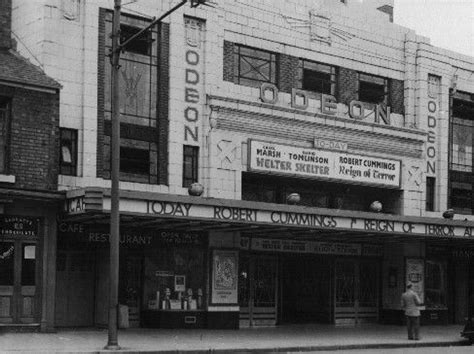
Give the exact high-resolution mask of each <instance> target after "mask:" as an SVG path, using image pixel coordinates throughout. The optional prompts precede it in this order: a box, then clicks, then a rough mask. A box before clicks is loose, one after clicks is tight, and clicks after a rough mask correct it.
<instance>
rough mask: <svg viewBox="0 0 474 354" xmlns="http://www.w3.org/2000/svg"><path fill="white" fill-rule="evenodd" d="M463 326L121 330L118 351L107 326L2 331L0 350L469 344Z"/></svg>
mask: <svg viewBox="0 0 474 354" xmlns="http://www.w3.org/2000/svg"><path fill="white" fill-rule="evenodd" d="M462 328H463V326H461V325H449V326H423V327H421V340H419V341H413V340H408V339H407V335H406V329H405V327H404V326H391V325H378V324H370V325H362V326H358V327H335V326H333V325H314V324H312V325H291V326H278V327H265V328H246V329H239V330H208V329H176V330H171V329H144V328H136V329H125V330H119V332H118V343H119V346H120V347H121V349H119V350H114V351H110V350H104V346H105V345H106V344H107V338H108V332H107V330H106V329H78V330H71V329H63V330H58V331H57V332H56V333H37V332H34V333H25V332H6V331H2V332H0V353H2V354H3V353H8V354H32V353H38V354H39V353H51V354H53V353H71V354H72V353H75V354H79V353H81V354H83V353H87V354H92V353H94V354H95V353H111V352H117V353H127V354H132V353H133V354H139V353H140V354H141V353H147V354H148V353H239V354H240V353H276V352H278V353H287V352H303V351H322V350H326V351H327V350H331V351H332V350H349V349H377V348H378V349H387V348H415V347H447V346H460V345H467V341H466V340H464V339H463V338H461V336H460V332H461V330H462Z"/></svg>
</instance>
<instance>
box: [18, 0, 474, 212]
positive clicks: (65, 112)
mask: <svg viewBox="0 0 474 354" xmlns="http://www.w3.org/2000/svg"><path fill="white" fill-rule="evenodd" d="M382 2H383V4H382V3H381V4H380V6H382V5H393V1H392V2H390V1H382ZM214 3H215V7H206V6H202V7H200V8H198V9H191V8H190V7H189V6H188V5H185V6H184V7H183V8H181V9H180V10H178V11H176V12H174V13H173V14H172V15H171V16H169V17H168V18H167V19H165V22H167V23H169V24H170V70H169V77H170V101H169V119H170V125H169V145H168V153H169V157H168V161H169V165H168V175H169V176H168V177H169V178H168V179H169V185H167V186H166V185H151V184H142V183H131V182H122V183H121V188H122V189H125V190H134V191H147V192H161V193H171V194H187V190H186V189H185V188H183V187H182V186H181V185H182V184H181V181H182V165H183V161H182V146H183V143H190V144H191V145H198V146H199V147H200V161H199V166H200V170H199V176H200V178H199V180H200V182H201V183H202V184H203V185H204V187H205V196H207V197H216V198H229V199H240V198H241V175H242V172H243V171H246V170H247V142H248V139H257V140H268V139H272V141H273V142H275V143H281V144H287V145H292V144H293V145H296V146H301V147H308V148H310V147H312V141H313V139H310V138H309V136H310V135H313V136H315V137H316V136H317V131H318V129H319V127H321V126H323V127H326V128H327V129H328V131H332V132H334V138H335V139H336V140H337V139H340V140H344V139H348V137H349V136H353V133H354V132H355V131H360V132H361V134H362V135H361V136H364V134H367V133H368V134H373V136H374V144H376V145H375V146H374V149H377V148H378V147H379V146H380V147H382V146H383V144H384V141H392V140H393V141H395V140H397V139H399V140H400V139H401V140H402V141H403V140H404V139H406V141H407V144H408V145H410V144H412V147H411V148H412V149H414V150H416V149H417V148H418V149H419V150H421V151H418V155H417V154H416V153H413V154H411V155H410V154H406V155H405V156H397V155H394V154H393V153H392V154H391V153H390V152H387V151H386V152H382V153H379V154H377V156H378V157H381V158H391V159H401V160H402V177H401V189H402V190H403V193H402V200H401V204H402V208H401V209H402V214H404V215H412V216H432V217H440V216H441V213H442V212H443V211H444V210H446V208H447V192H448V148H449V145H448V144H449V141H448V140H449V135H448V131H449V90H450V89H453V88H455V89H457V90H460V91H465V92H469V93H474V59H473V58H470V57H467V56H464V55H460V54H457V53H454V52H451V51H447V50H443V49H440V48H436V47H433V46H431V45H430V43H429V39H428V38H425V37H422V36H418V35H416V33H415V32H414V31H412V30H410V29H407V28H404V27H401V26H398V25H396V24H393V23H390V22H389V21H388V20H387V17H388V15H387V14H384V13H381V12H380V11H378V10H376V9H374V8H370V7H368V6H363V5H362V4H361V3H359V2H358V1H348V3H347V4H343V3H341V2H339V1H334V0H312V1H309V0H288V1H270V0H252V1H250V0H239V1H231V0H215V2H214ZM124 4H125V5H124V6H123V8H122V12H123V13H124V14H130V15H136V16H142V17H145V18H150V19H151V18H152V17H153V16H156V17H158V16H160V15H161V14H163V13H164V12H165V11H167V10H168V9H169V8H171V6H174V5H175V4H176V2H173V1H153V0H139V1H130V2H128V1H127V2H124ZM99 7H103V8H107V9H113V1H110V0H109V1H105V0H103V1H99V0H87V1H85V0H63V1H59V0H37V1H27V0H13V21H12V23H13V33H14V36H15V37H16V38H17V42H18V50H19V51H20V52H21V54H22V55H24V56H25V57H29V58H31V61H32V62H33V63H39V64H40V65H41V66H42V68H43V69H44V70H45V72H46V74H48V75H49V76H51V77H53V78H54V79H56V80H57V81H59V82H60V83H61V84H62V85H63V89H62V91H61V105H60V115H61V117H60V119H61V120H60V124H61V127H67V128H73V129H77V130H78V132H79V146H78V153H79V157H78V176H77V177H70V176H60V180H59V184H60V189H75V188H80V187H86V186H99V187H108V186H110V181H109V180H105V179H102V178H98V177H97V173H96V171H97V159H96V155H97V119H98V118H97V110H98V109H97V108H98V107H97V101H98V97H97V92H98V71H97V70H98V69H97V67H98V65H97V61H98V38H99ZM184 16H190V17H193V18H198V19H203V20H205V27H204V28H203V29H202V37H201V43H202V48H201V49H200V50H202V52H201V53H202V61H201V62H200V66H199V70H200V71H201V74H202V87H201V88H200V89H199V105H200V106H199V112H200V115H199V117H198V120H196V122H194V124H195V125H196V126H197V127H198V131H199V136H198V139H197V141H194V142H185V136H184V132H185V129H186V128H185V126H186V124H187V122H186V120H185V116H184V109H185V105H186V102H185V101H184V97H185V75H186V69H187V63H186V44H185V36H186V33H185V21H184ZM224 41H230V42H235V43H240V44H243V45H247V46H251V47H256V48H261V49H265V50H268V51H272V52H275V53H281V54H287V55H291V56H294V57H300V58H305V59H308V60H314V61H318V62H322V63H326V64H331V65H334V66H340V67H344V68H348V69H351V70H356V71H361V72H365V73H370V74H372V75H378V76H382V77H387V78H391V79H396V80H401V81H403V82H404V90H405V92H404V107H405V114H404V115H400V114H398V115H397V114H393V115H392V125H390V126H388V125H382V124H375V123H370V122H361V121H356V120H354V119H351V118H349V117H340V116H337V117H330V116H327V117H324V118H322V117H320V116H317V117H316V116H314V115H308V114H305V112H303V111H301V110H297V109H292V108H291V105H290V94H287V93H283V92H280V93H279V101H278V102H277V103H276V104H275V105H274V108H271V107H269V106H268V105H265V104H262V103H261V101H260V99H259V95H260V91H259V90H258V89H256V88H251V87H247V86H242V85H236V84H233V83H231V82H229V81H224V80H223V71H224V67H223V66H224V57H223V53H224V48H223V46H224ZM429 75H433V76H436V77H439V78H440V81H439V85H440V86H439V96H438V98H437V99H438V100H439V102H438V106H437V112H436V115H437V124H436V127H435V128H431V127H429V126H428V115H429V114H430V112H429V111H428V106H429V101H430V97H429V96H428V77H429ZM317 104H318V103H317V101H315V100H310V107H309V108H308V109H307V112H314V111H315V110H317V109H318V107H317ZM226 109H227V110H234V111H240V112H246V113H247V119H249V117H250V118H251V119H250V121H249V124H248V125H247V127H246V128H247V129H248V130H249V129H250V130H252V129H254V132H249V131H246V130H245V129H244V128H245V127H244V128H243V129H242V130H241V132H240V133H236V132H235V131H232V132H230V131H228V130H226V129H225V128H221V127H222V125H221V124H224V123H225V122H226V120H229V119H230V116H229V115H227V113H223V112H224V111H226ZM341 109H342V110H343V109H344V107H341ZM256 118H262V119H261V121H260V123H259V121H257V119H256ZM244 121H245V120H244ZM263 121H264V122H265V123H262V122H263ZM211 123H212V124H211ZM214 123H215V124H217V126H214ZM303 123H304V126H305V127H306V128H305V130H302V131H300V130H298V129H299V128H298V125H301V124H303ZM259 124H261V125H260V126H259ZM262 124H263V125H262ZM265 124H266V125H265ZM336 128H344V129H343V130H346V129H347V135H344V134H342V135H341V134H340V133H337V132H340V131H341V130H340V129H339V130H338V129H336ZM331 129H332V130H331ZM430 130H431V131H432V133H431V134H432V136H433V137H434V142H433V141H431V142H430V141H429V140H428V137H429V134H430V133H429V132H430ZM282 131H283V132H286V137H285V135H284V134H280V133H279V132H282ZM266 132H267V133H266ZM303 133H307V135H305V137H304V138H303V135H304V134H303ZM337 134H339V135H337ZM384 139H386V140H384ZM358 144H360V142H358V141H357V139H356V140H354V143H353V147H352V149H351V151H350V152H351V153H359V154H373V152H369V151H367V150H365V149H364V148H362V147H359V148H358V146H362V145H358ZM430 147H431V150H429V154H430V155H432V154H433V151H434V152H435V156H433V157H432V158H431V159H432V160H433V161H432V162H435V165H436V168H435V170H434V172H433V171H431V172H429V171H428V170H427V161H428V159H429V156H427V154H428V149H430ZM427 175H430V176H433V177H435V178H436V187H437V188H436V191H437V194H436V198H435V203H436V206H435V210H436V211H435V212H430V213H427V212H426V211H425V207H424V206H425V193H424V189H425V185H426V183H425V178H426V176H427ZM464 217H466V216H463V218H464ZM468 218H471V219H473V220H474V218H472V217H471V216H468Z"/></svg>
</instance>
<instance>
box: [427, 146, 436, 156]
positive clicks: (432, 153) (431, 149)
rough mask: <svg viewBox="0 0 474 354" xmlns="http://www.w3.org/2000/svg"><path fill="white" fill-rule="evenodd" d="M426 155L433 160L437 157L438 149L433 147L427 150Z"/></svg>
mask: <svg viewBox="0 0 474 354" xmlns="http://www.w3.org/2000/svg"><path fill="white" fill-rule="evenodd" d="M426 155H427V156H428V157H430V158H433V157H435V156H436V149H435V148H434V147H433V146H430V147H428V149H427V150H426Z"/></svg>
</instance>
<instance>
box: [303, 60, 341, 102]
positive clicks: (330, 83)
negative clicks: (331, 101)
mask: <svg viewBox="0 0 474 354" xmlns="http://www.w3.org/2000/svg"><path fill="white" fill-rule="evenodd" d="M299 73H300V77H301V78H302V80H301V88H302V89H303V90H308V91H314V92H319V93H324V94H327V95H334V94H335V91H336V68H335V67H333V66H331V65H325V64H320V63H315V62H311V61H307V60H303V59H301V60H300V62H299Z"/></svg>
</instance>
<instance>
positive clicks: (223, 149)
mask: <svg viewBox="0 0 474 354" xmlns="http://www.w3.org/2000/svg"><path fill="white" fill-rule="evenodd" d="M217 149H218V156H219V160H220V162H221V168H224V169H229V168H232V166H233V164H234V162H235V161H236V152H235V150H236V149H237V146H236V145H235V144H234V143H233V142H232V141H228V140H221V141H219V142H218V143H217Z"/></svg>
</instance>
